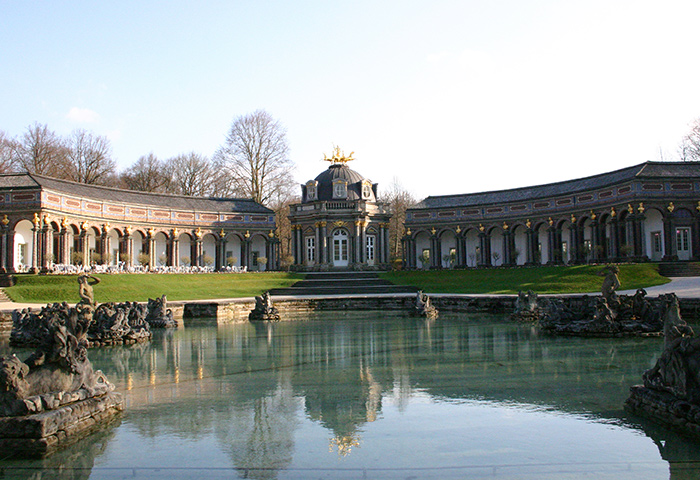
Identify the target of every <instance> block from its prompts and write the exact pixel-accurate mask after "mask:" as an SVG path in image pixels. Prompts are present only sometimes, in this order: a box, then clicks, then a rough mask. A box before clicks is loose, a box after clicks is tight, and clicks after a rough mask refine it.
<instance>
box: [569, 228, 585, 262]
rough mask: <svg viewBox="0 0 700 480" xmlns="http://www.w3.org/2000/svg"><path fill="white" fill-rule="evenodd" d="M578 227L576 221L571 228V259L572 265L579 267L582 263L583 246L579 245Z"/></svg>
mask: <svg viewBox="0 0 700 480" xmlns="http://www.w3.org/2000/svg"><path fill="white" fill-rule="evenodd" d="M578 230H579V228H578V225H576V222H575V220H574V221H573V222H572V223H571V225H570V226H569V244H570V245H569V258H570V259H571V263H573V264H575V265H578V264H580V263H583V262H582V261H581V246H580V244H579V236H578Z"/></svg>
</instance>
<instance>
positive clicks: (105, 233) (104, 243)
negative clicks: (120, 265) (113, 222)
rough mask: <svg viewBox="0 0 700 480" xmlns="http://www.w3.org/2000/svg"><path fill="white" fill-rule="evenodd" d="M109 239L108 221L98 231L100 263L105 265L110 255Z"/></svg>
mask: <svg viewBox="0 0 700 480" xmlns="http://www.w3.org/2000/svg"><path fill="white" fill-rule="evenodd" d="M111 243H112V242H111V239H110V238H109V223H105V224H103V225H102V229H101V233H100V255H101V257H100V263H101V264H102V265H107V264H108V263H109V257H111V255H112V245H111Z"/></svg>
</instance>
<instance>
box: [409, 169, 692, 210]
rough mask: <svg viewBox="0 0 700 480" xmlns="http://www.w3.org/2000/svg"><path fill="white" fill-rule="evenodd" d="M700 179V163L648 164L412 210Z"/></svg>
mask: <svg viewBox="0 0 700 480" xmlns="http://www.w3.org/2000/svg"><path fill="white" fill-rule="evenodd" d="M690 177H695V178H700V162H645V163H642V164H639V165H634V166H632V167H627V168H623V169H621V170H615V171H613V172H608V173H602V174H599V175H594V176H591V177H585V178H579V179H576V180H567V181H564V182H557V183H549V184H546V185H536V186H532V187H522V188H514V189H511V190H497V191H492V192H482V193H465V194H460V195H438V196H430V197H427V198H425V199H424V200H422V201H421V202H420V203H418V204H417V205H416V206H414V207H413V208H412V209H422V208H451V207H466V206H472V205H488V204H502V203H510V202H524V201H530V200H535V199H540V198H548V197H557V196H562V195H571V194H572V193H580V192H585V191H591V190H596V189H599V188H605V187H608V186H611V185H618V184H621V183H625V182H629V181H632V180H639V179H647V180H648V179H656V180H660V179H663V178H676V179H680V178H683V179H687V178H690Z"/></svg>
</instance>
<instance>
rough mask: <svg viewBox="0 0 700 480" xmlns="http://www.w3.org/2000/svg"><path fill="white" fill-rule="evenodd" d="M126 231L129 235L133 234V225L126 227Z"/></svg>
mask: <svg viewBox="0 0 700 480" xmlns="http://www.w3.org/2000/svg"><path fill="white" fill-rule="evenodd" d="M124 231H125V232H126V234H127V235H131V232H132V227H131V225H127V226H126V227H124Z"/></svg>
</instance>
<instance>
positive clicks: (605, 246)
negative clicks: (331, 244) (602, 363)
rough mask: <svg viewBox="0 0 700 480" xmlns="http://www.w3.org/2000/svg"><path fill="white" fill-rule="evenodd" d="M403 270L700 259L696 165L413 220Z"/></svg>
mask: <svg viewBox="0 0 700 480" xmlns="http://www.w3.org/2000/svg"><path fill="white" fill-rule="evenodd" d="M402 242H403V251H404V256H403V263H404V266H405V268H409V269H415V268H450V267H458V268H466V267H488V266H502V265H503V266H516V265H540V264H555V265H559V264H580V263H587V262H618V261H627V260H629V261H647V260H651V261H678V260H681V261H683V260H697V259H699V258H700V163H697V162H682V163H681V162H646V163H644V164H641V165H636V166H633V167H628V168H626V169H622V170H618V171H615V172H610V173H606V174H601V175H597V176H594V177H587V178H583V179H578V180H571V181H567V182H560V183H556V184H549V185H541V186H536V187H528V188H521V189H514V190H503V191H498V192H487V193H477V194H466V195H448V196H439V197H428V198H426V199H425V200H423V201H422V202H421V203H420V204H419V205H417V206H416V207H414V208H411V209H409V210H408V212H407V215H406V234H405V236H404V237H403V239H402Z"/></svg>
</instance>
